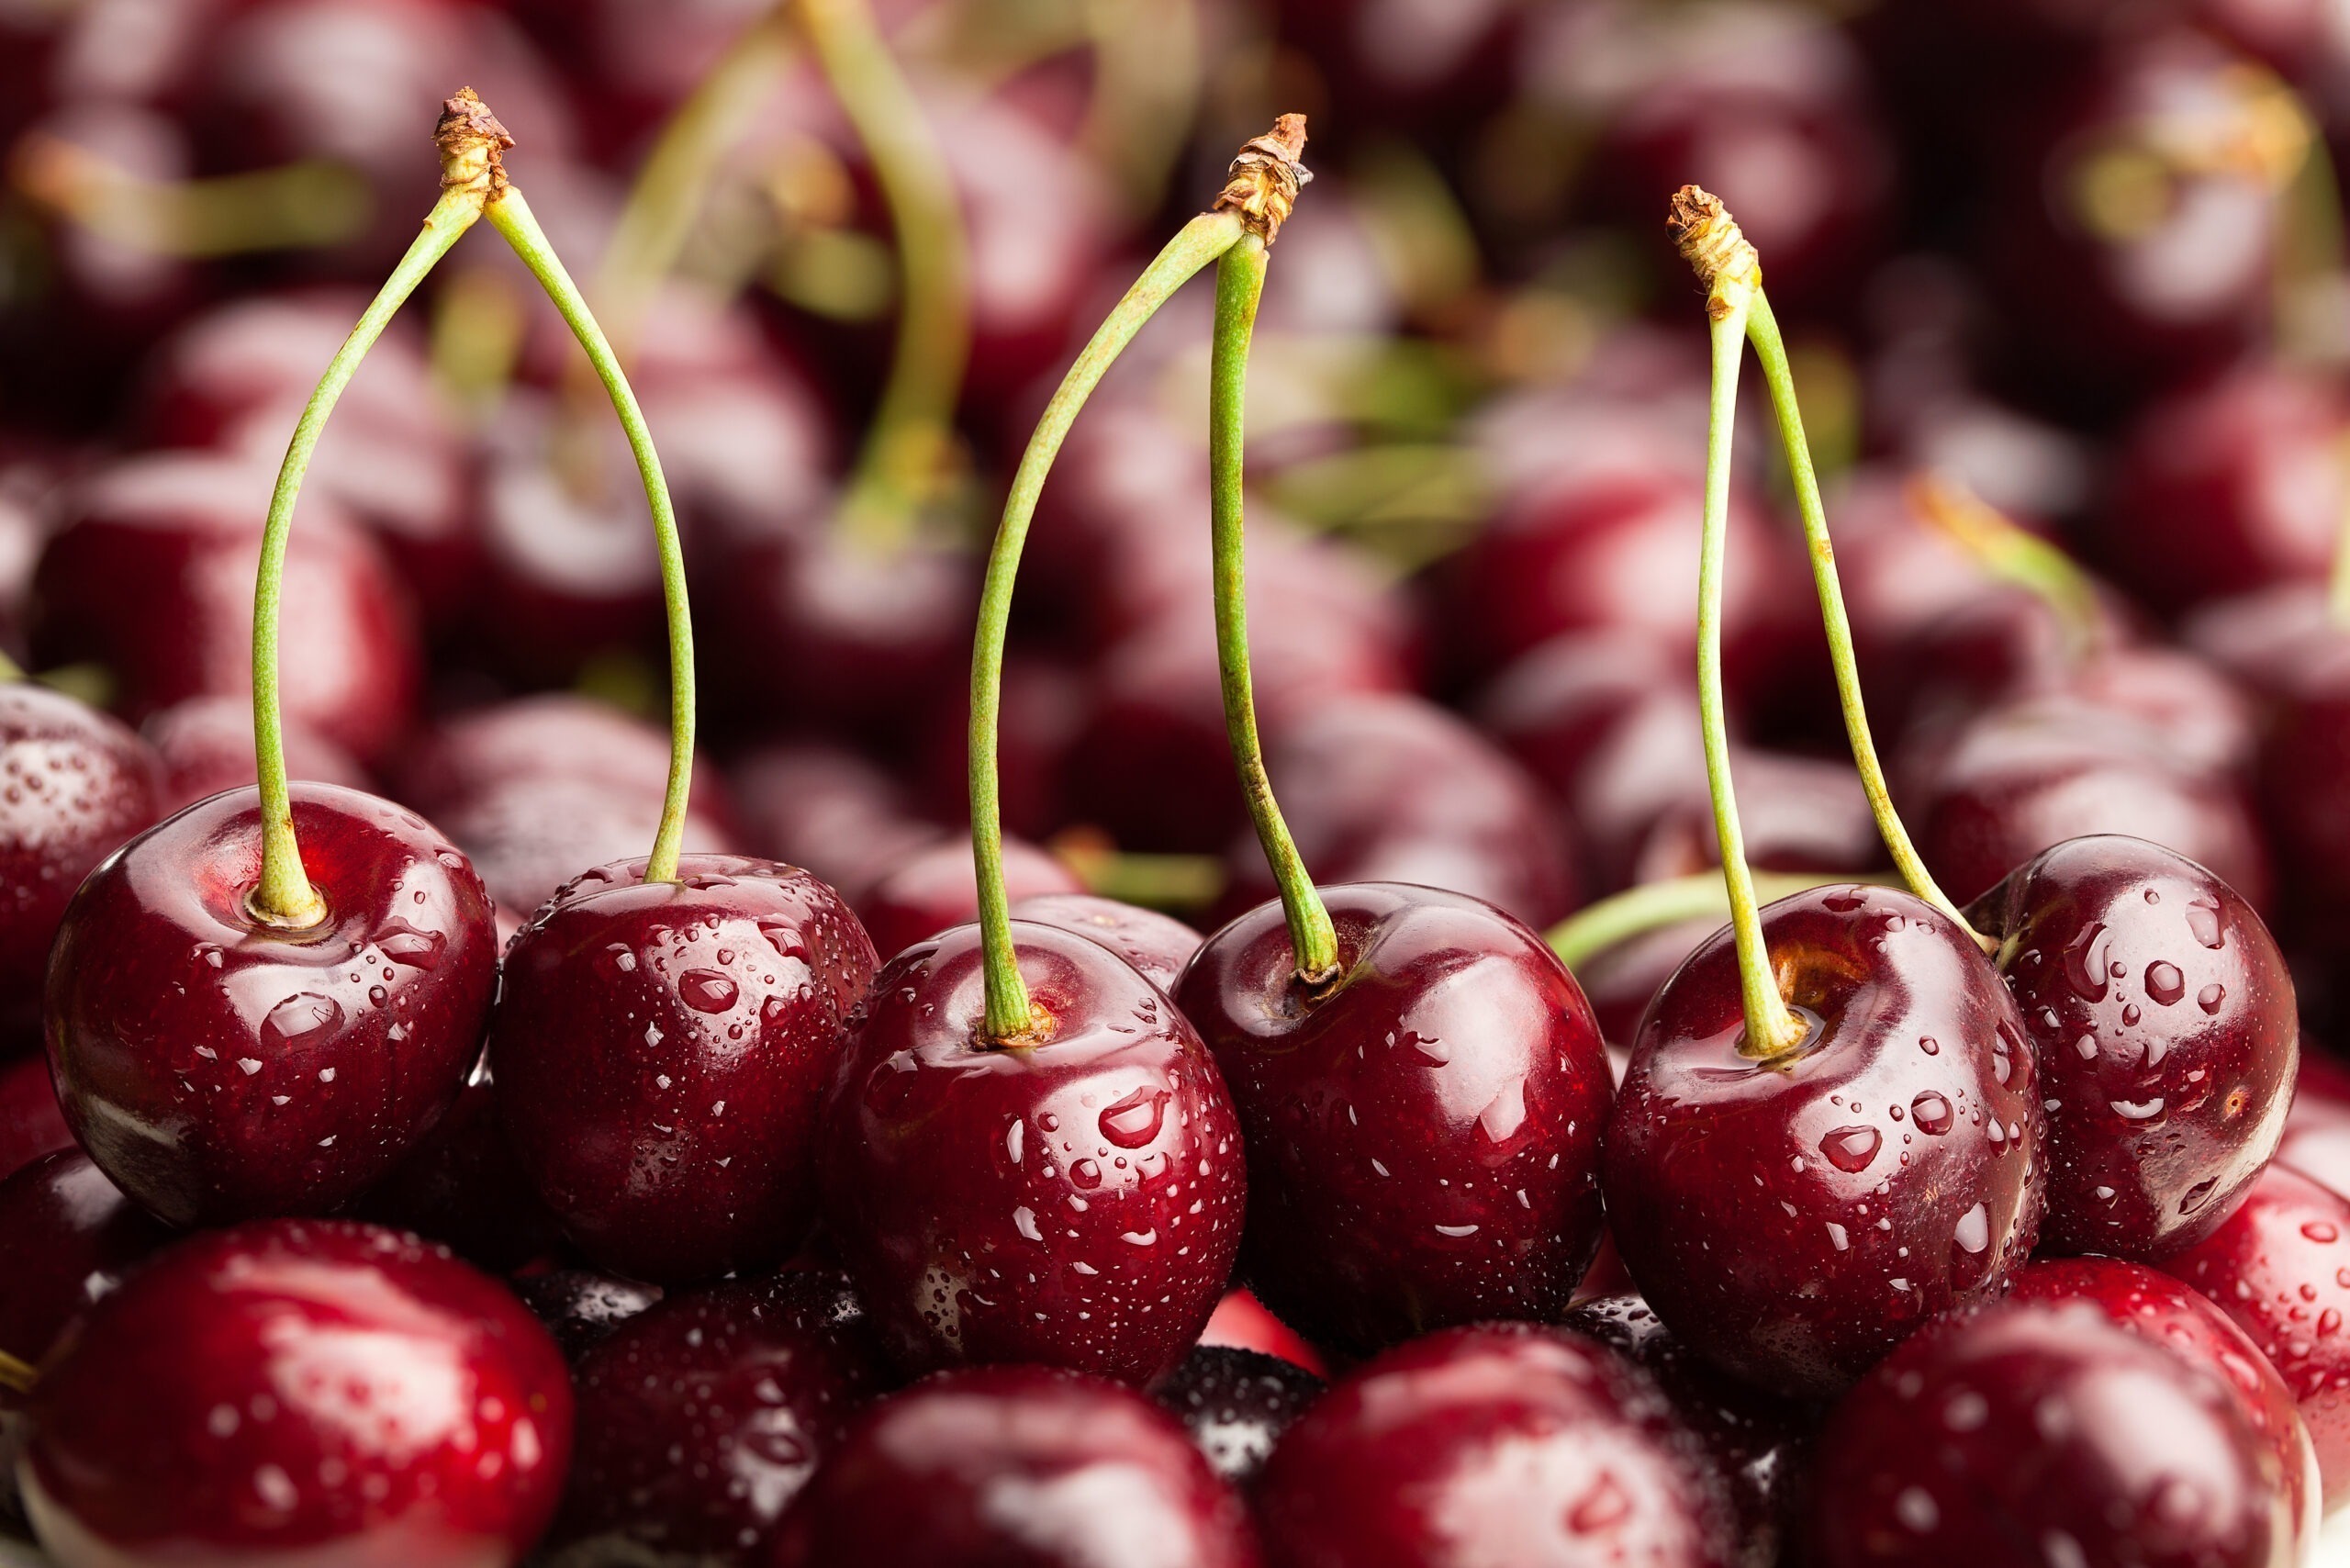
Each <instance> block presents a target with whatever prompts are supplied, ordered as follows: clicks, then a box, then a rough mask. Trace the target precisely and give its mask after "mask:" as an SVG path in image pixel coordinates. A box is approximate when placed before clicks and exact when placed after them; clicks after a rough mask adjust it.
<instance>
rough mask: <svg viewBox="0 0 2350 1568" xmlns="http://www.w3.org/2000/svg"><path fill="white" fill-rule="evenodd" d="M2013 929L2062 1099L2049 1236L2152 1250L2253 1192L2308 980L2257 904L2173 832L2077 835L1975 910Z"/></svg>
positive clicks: (2029, 1010) (2085, 1244)
mask: <svg viewBox="0 0 2350 1568" xmlns="http://www.w3.org/2000/svg"><path fill="white" fill-rule="evenodd" d="M1967 923H1968V924H1971V925H1973V926H1974V927H1975V929H1976V930H1977V931H1980V932H1982V933H1983V934H1984V935H1986V936H1991V937H1997V938H1998V939H1999V940H2000V944H2001V945H2000V948H1999V952H2000V956H2001V958H2003V959H2004V960H2005V962H2004V963H2003V965H2002V969H2003V971H2004V973H2005V974H2006V976H2007V980H2008V989H2009V991H2012V992H2013V993H2014V994H2015V999H2016V1005H2017V1007H2018V1009H2019V1010H2020V1012H2021V1013H2022V1014H2023V1020H2024V1027H2025V1028H2026V1029H2027V1030H2028V1031H2029V1032H2030V1034H2031V1046H2032V1050H2033V1053H2034V1058H2035V1060H2036V1062H2037V1064H2038V1066H2039V1069H2040V1086H2041V1103H2042V1107H2043V1108H2044V1109H2045V1110H2046V1111H2047V1113H2048V1136H2047V1142H2046V1144H2045V1149H2046V1155H2047V1166H2048V1214H2047V1217H2046V1218H2045V1219H2043V1220H2042V1222H2041V1230H2040V1245H2041V1248H2042V1249H2043V1250H2045V1251H2049V1252H2056V1253H2068V1252H2098V1253H2104V1254H2107V1255H2109V1256H2112V1257H2119V1258H2135V1259H2138V1260H2142V1261H2150V1260H2154V1259H2158V1258H2162V1257H2165V1256H2167V1255H2168V1254H2170V1253H2173V1252H2177V1251H2179V1250H2180V1249H2184V1248H2187V1247H2191V1246H2193V1245H2194V1244H2195V1243H2196V1242H2198V1241H2199V1240H2201V1239H2202V1238H2204V1237H2206V1236H2209V1235H2210V1234H2211V1232H2212V1231H2214V1230H2216V1229H2217V1228H2219V1226H2220V1225H2221V1222H2222V1221H2224V1220H2225V1219H2226V1218H2227V1217H2228V1215H2230V1214H2232V1213H2233V1212H2234V1209H2235V1205H2236V1204H2238V1203H2240V1202H2242V1201H2243V1198H2244V1193H2246V1192H2247V1191H2248V1190H2250V1188H2251V1186H2252V1183H2253V1182H2254V1181H2255V1179H2256V1178H2257V1177H2258V1176H2259V1174H2260V1172H2261V1170H2262V1169H2263V1168H2264V1167H2265V1166H2266V1165H2267V1163H2268V1159H2269V1157H2270V1156H2271V1155H2273V1154H2275V1153H2276V1152H2277V1139H2278V1138H2279V1137H2282V1136H2283V1134H2284V1130H2285V1113H2286V1109H2287V1107H2288V1104H2289V1103H2290V1102H2291V1099H2292V1091H2293V1076H2294V1071H2295V1066H2296V1063H2297V1061H2298V1059H2299V1057H2300V1021H2299V1020H2298V1019H2297V1018H2296V1017H2295V1016H2294V1011H2293V980H2292V977H2291V976H2290V975H2289V974H2288V973H2287V972H2286V969H2285V958H2284V955H2283V954H2281V953H2279V952H2278V951H2277V944H2276V942H2275V940H2274V939H2273V938H2271V937H2270V936H2269V935H2268V928H2267V927H2266V925H2264V924H2261V920H2260V916H2259V915H2258V914H2256V913H2254V911H2253V908H2252V906H2251V905H2250V904H2247V903H2246V902H2244V900H2243V899H2241V898H2238V897H2237V896H2236V893H2235V890H2233V889H2232V888H2230V887H2229V886H2228V885H2227V884H2226V883H2225V882H2222V881H2221V880H2220V879H2218V878H2217V877H2214V876H2213V875H2211V873H2210V872H2209V871H2206V870H2205V869H2204V868H2202V867H2200V866H2198V865H2196V864H2195V863H2194V862H2193V861H2191V860H2188V859H2187V858H2185V857H2182V856H2178V855H2175V854H2173V853H2172V852H2171V851H2169V850H2167V849H2165V848H2163V847H2161V846H2159V845H2153V844H2148V843H2147V842H2146V841H2145V840H2143V839H2140V838H2123V837H2121V836H2118V835H2113V834H2107V835H2101V836H2098V837H2092V838H2074V839H2067V840H2065V842H2064V843H2062V844H2059V845H2057V846H2055V847H2054V848H2053V849H2047V850H2043V851H2042V852H2041V853H2040V854H2038V855H2036V856H2034V857H2032V858H2031V860H2029V861H2027V862H2025V863H2024V864H2023V865H2022V866H2020V867H2018V868H2016V869H2015V870H2013V871H2011V872H2009V874H2008V877H2007V879H2005V880H2004V881H2002V882H2000V884H1999V885H1998V886H1997V887H1996V888H1993V889H1992V890H1990V891H1989V892H1987V893H1985V894H1984V895H1983V896H1982V897H1981V898H1980V899H1977V900H1976V901H1975V902H1974V903H1973V904H1971V905H1969V906H1968V909H1967Z"/></svg>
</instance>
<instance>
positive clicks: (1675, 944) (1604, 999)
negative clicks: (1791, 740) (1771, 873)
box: [1574, 801, 1743, 1053]
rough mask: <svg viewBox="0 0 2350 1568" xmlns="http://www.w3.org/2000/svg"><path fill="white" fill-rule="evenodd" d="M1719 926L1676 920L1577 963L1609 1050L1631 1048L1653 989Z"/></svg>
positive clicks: (1705, 919) (1706, 920)
mask: <svg viewBox="0 0 2350 1568" xmlns="http://www.w3.org/2000/svg"><path fill="white" fill-rule="evenodd" d="M1740 804H1741V806H1742V805H1743V802H1742V801H1741V802H1740ZM1721 924H1722V923H1721V921H1720V919H1719V918H1718V917H1717V916H1714V915H1701V916H1699V917H1698V918H1696V919H1695V920H1681V921H1675V922H1674V923H1673V924H1671V925H1660V926H1658V927H1656V928H1655V929H1654V930H1652V931H1643V932H1641V933H1640V934H1639V935H1637V936H1628V937H1626V938H1625V939H1624V940H1623V941H1621V942H1618V943H1617V944H1616V945H1615V946H1612V947H1609V948H1607V949H1606V950H1605V951H1604V952H1598V953H1595V954H1593V955H1592V956H1591V957H1590V958H1585V959H1584V960H1583V962H1582V963H1580V964H1577V965H1576V966H1575V970H1574V975H1575V983H1576V984H1577V985H1580V986H1582V987H1583V995H1584V997H1585V998H1587V999H1588V1000H1589V1001H1590V1002H1591V1015H1592V1017H1593V1019H1594V1020H1595V1022H1596V1023H1597V1024H1598V1025H1599V1036H1600V1038H1602V1039H1604V1040H1606V1042H1607V1044H1608V1047H1609V1048H1610V1050H1611V1051H1617V1050H1620V1051H1623V1052H1626V1053H1628V1052H1629V1051H1630V1050H1631V1048H1632V1040H1633V1038H1634V1036H1637V1035H1638V1034H1639V1028H1640V1020H1641V1019H1642V1018H1643V1017H1645V1016H1646V1015H1647V1014H1648V1010H1649V1003H1650V1002H1652V1001H1654V1000H1655V999H1656V993H1657V991H1659V990H1660V989H1662V986H1663V985H1664V982H1665V981H1667V980H1671V979H1672V978H1673V971H1674V970H1676V969H1679V968H1680V967H1681V965H1682V961H1683V960H1684V959H1685V958H1688V957H1689V955H1690V954H1691V953H1693V952H1695V951H1696V949H1697V947H1698V946H1699V945H1700V944H1701V943H1703V942H1704V941H1705V940H1706V938H1707V937H1708V936H1711V935H1713V934H1714V933H1715V932H1717V931H1718V930H1720V929H1721Z"/></svg>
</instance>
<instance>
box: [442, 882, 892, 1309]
mask: <svg viewBox="0 0 2350 1568" xmlns="http://www.w3.org/2000/svg"><path fill="white" fill-rule="evenodd" d="M677 873H678V877H679V880H678V881H676V882H646V881H645V880H644V879H643V877H644V862H643V861H642V860H631V861H621V862H617V863H615V864H613V865H610V866H607V867H604V868H600V869H598V870H594V871H589V872H588V873H586V874H585V875H583V876H580V877H578V878H576V879H574V880H572V881H571V882H570V883H569V884H568V885H567V886H565V888H564V890H562V891H560V892H558V893H557V894H555V896H554V898H553V899H552V900H550V901H549V902H548V903H547V905H546V907H544V908H543V909H542V910H540V911H539V913H538V915H537V917H536V918H534V919H533V920H532V922H531V924H528V925H526V926H524V927H523V928H522V931H521V934H520V935H518V936H516V937H515V938H514V941H513V944H512V945H511V946H509V947H508V948H507V951H506V966H505V985H504V989H503V990H502V991H501V992H500V994H499V996H498V1008H497V1012H496V1013H495V1014H494V1015H493V1016H492V1018H491V1020H490V1030H489V1063H490V1069H491V1071H492V1072H493V1073H495V1074H496V1076H497V1080H498V1102H499V1110H500V1113H501V1115H502V1118H503V1121H504V1124H505V1127H506V1131H507V1136H508V1137H509V1138H510V1139H511V1140H512V1143H513V1148H514V1155H515V1159H516V1160H517V1161H518V1162H519V1163H520V1166H521V1168H522V1170H523V1171H524V1172H525V1173H526V1174H527V1175H528V1176H529V1177H530V1180H531V1182H532V1184H533V1185H534V1186H535V1187H536V1188H537V1189H538V1191H539V1193H540V1195H541V1196H542V1197H543V1198H544V1199H545V1200H546V1202H547V1204H548V1205H549V1206H550V1207H551V1208H553V1209H554V1212H555V1214H556V1215H557V1216H558V1217H559V1218H560V1219H561V1220H562V1222H563V1225H564V1227H565V1230H566V1231H567V1232H568V1233H569V1234H570V1236H571V1238H572V1239H573V1240H574V1241H575V1242H576V1243H577V1244H578V1245H579V1247H580V1249H582V1250H583V1251H585V1252H586V1253H587V1254H588V1257H589V1258H590V1259H592V1260H595V1261H596V1262H597V1263H599V1264H600V1265H601V1266H603V1267H605V1268H608V1269H612V1270H615V1271H618V1272H621V1273H623V1274H628V1275H632V1276H633V1277H635V1278H638V1279H645V1280H653V1281H656V1282H661V1283H665V1284H666V1283H676V1282H685V1281H691V1280H698V1279H711V1278H715V1277H716V1276H718V1275H720V1274H724V1273H730V1272H733V1271H738V1270H753V1269H757V1268H761V1267H767V1266H772V1265H773V1264H775V1263H778V1262H780V1261H781V1260H783V1259H785V1258H788V1257H789V1256H790V1255H791V1253H792V1252H793V1251H794V1250H795V1249H798V1248H799V1246H800V1243H801V1242H802V1241H804V1240H806V1239H807V1237H808V1232H809V1230H810V1228H811V1226H813V1225H814V1223H815V1219H816V1166H815V1158H816V1117H817V1110H818V1107H819V1105H820V1104H821V1103H822V1099H823V1095H824V1092H825V1090H826V1088H827V1087H828V1086H829V1085H830V1083H831V1081H832V1076H833V1071H834V1068H835V1066H836V1065H837V1064H838V1063H839V1060H840V1055H841V1050H842V1047H843V1041H844V1037H845V1030H846V1019H847V1017H848V1014H849V1011H850V1009H852V1008H853V1007H855V1006H856V1002H857V1000H858V999H859V998H860V997H861V996H863V994H864V992H865V988H866V986H867V983H868V982H869V981H870V980H872V978H873V968H874V956H873V946H872V944H871V942H869V941H868V940H867V937H866V935H865V930H864V928H863V927H862V926H860V925H859V924H857V922H856V916H855V915H854V914H851V913H849V910H848V906H847V905H846V904H845V903H843V902H841V899H840V895H839V894H837V893H835V892H834V891H833V890H832V889H830V888H828V887H826V886H825V885H824V884H823V883H822V882H820V881H818V880H816V879H815V878H813V877H811V876H810V875H808V873H807V872H805V871H801V870H800V869H798V868H794V867H789V866H778V865H776V864H775V863H774V862H772V861H767V860H753V859H747V858H744V857H739V856H722V855H688V856H685V857H682V858H681V859H680V860H679V862H678V865H677Z"/></svg>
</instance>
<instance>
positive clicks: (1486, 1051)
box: [1175, 882, 1609, 1354]
mask: <svg viewBox="0 0 2350 1568" xmlns="http://www.w3.org/2000/svg"><path fill="white" fill-rule="evenodd" d="M1322 896H1323V901H1324V902H1325V903H1326V905H1327V906H1328V908H1329V911H1330V919H1331V922H1332V924H1334V925H1335V926H1336V927H1337V938H1338V972H1337V977H1336V978H1334V979H1332V980H1328V981H1326V982H1325V983H1324V984H1322V985H1320V986H1318V987H1313V988H1308V987H1306V986H1304V985H1303V984H1301V983H1300V982H1299V980H1298V979H1297V974H1296V958H1295V957H1294V954H1293V952H1292V948H1291V946H1290V939H1289V927H1288V925H1287V924H1286V923H1285V922H1284V920H1283V919H1282V916H1281V906H1280V905H1279V904H1278V903H1270V904H1263V905H1259V907H1258V908H1256V909H1254V910H1251V911H1250V912H1249V913H1247V914H1244V915H1242V916H1241V917H1240V918H1239V919H1237V920H1236V921H1234V922H1233V923H1232V924H1229V925H1227V926H1225V928H1224V929H1223V930H1221V931H1219V932H1217V933H1216V934H1215V935H1213V936H1211V937H1209V938H1208V940H1207V943H1206V945H1205V946H1203V947H1202V948H1201V949H1200V952H1199V956H1198V957H1196V958H1193V959H1192V965H1191V968H1190V969H1186V970H1184V972H1183V978H1182V980H1181V981H1179V982H1178V983H1177V985H1176V988H1175V1000H1176V1004H1177V1005H1178V1006H1179V1007H1181V1009H1182V1010H1183V1014H1184V1015H1185V1016H1186V1017H1188V1018H1190V1019H1192V1021H1193V1022H1194V1023H1195V1024H1197V1025H1199V1028H1200V1032H1201V1034H1202V1036H1203V1037H1204V1038H1205V1039H1206V1040H1207V1042H1208V1046H1209V1048H1210V1049H1211V1050H1213V1051H1214V1053H1215V1058H1216V1064H1217V1066H1219V1067H1220V1068H1222V1069H1223V1070H1224V1078H1225V1082H1226V1083H1228V1084H1230V1085H1231V1086H1232V1094H1233V1099H1234V1101H1235V1103H1237V1105H1238V1106H1239V1110H1240V1125H1241V1127H1242V1129H1243V1131H1244V1133H1245V1134H1246V1137H1247V1143H1246V1147H1247V1148H1248V1161H1249V1211H1248V1240H1247V1244H1246V1247H1245V1249H1244V1264H1243V1271H1244V1272H1245V1273H1246V1275H1247V1277H1248V1281H1249V1283H1250V1287H1251V1288H1252V1289H1253V1290H1255V1291H1256V1293H1257V1294H1259V1296H1261V1297H1263V1298H1264V1301H1265V1305H1268V1306H1270V1308H1272V1310H1273V1311H1274V1312H1275V1313H1277V1314H1279V1315H1280V1316H1281V1319H1282V1321H1284V1322H1286V1323H1289V1324H1291V1325H1292V1326H1293V1327H1296V1328H1297V1329H1298V1331H1299V1332H1300V1333H1302V1334H1304V1336H1305V1337H1306V1338H1308V1339H1311V1340H1313V1341H1315V1343H1317V1344H1323V1345H1328V1346H1333V1347H1336V1348H1338V1349H1342V1350H1347V1351H1349V1352H1351V1353H1355V1354H1367V1353H1369V1352H1371V1351H1373V1350H1379V1349H1381V1348H1382V1347H1384V1346H1387V1345H1391V1344H1393V1343H1395V1342H1396V1341H1397V1340H1400V1339H1406V1338H1411V1337H1412V1336H1413V1335H1415V1334H1418V1333H1424V1332H1426V1331H1427V1330H1428V1329H1431V1328H1441V1327H1449V1326H1450V1325H1453V1324H1457V1323H1469V1322H1474V1321H1476V1320H1478V1319H1480V1318H1488V1317H1503V1316H1509V1317H1519V1316H1522V1317H1535V1318H1540V1317H1549V1316H1555V1315H1556V1314H1558V1313H1560V1312H1561V1311H1563V1310H1565V1308H1566V1306H1567V1304H1568V1302H1569V1301H1570V1300H1571V1299H1572V1295H1573V1292H1574V1287H1575V1282H1576V1281H1577V1280H1579V1279H1581V1278H1582V1277H1583V1271H1584V1269H1585V1268H1587V1267H1588V1266H1589V1265H1590V1262H1591V1259H1592V1254H1593V1252H1594V1250H1595V1249H1596V1248H1597V1247H1598V1245H1599V1235H1600V1227H1601V1223H1602V1222H1601V1217H1600V1210H1599V1192H1598V1180H1597V1177H1598V1159H1599V1135H1600V1130H1601V1128H1602V1127H1603V1126H1605V1124H1606V1117H1607V1102H1608V1095H1609V1081H1608V1074H1607V1059H1606V1052H1605V1051H1604V1049H1603V1048H1602V1047H1601V1045H1600V1039H1599V1027H1598V1025H1596V1024H1595V1023H1594V1022H1593V1021H1592V1016H1591V1008H1590V1006H1589V1004H1588V1003H1586V1002H1584V1001H1583V992H1582V991H1581V990H1579V989H1578V988H1577V987H1576V985H1575V982H1574V980H1573V978H1572V976H1570V975H1569V974H1568V973H1567V971H1566V967H1565V966H1564V965H1562V964H1561V963H1560V962H1559V960H1558V958H1557V957H1556V956H1555V955H1553V954H1552V953H1551V951H1550V948H1549V947H1547V946H1544V945H1543V943H1542V939H1541V938H1540V937H1539V936H1537V935H1534V933H1533V932H1531V931H1529V930H1527V928H1526V927H1525V926H1524V925H1521V924H1518V923H1517V922H1516V920H1513V919H1511V918H1510V917H1509V916H1508V915H1506V914H1505V913H1502V912H1501V911H1500V910H1498V909H1495V908H1494V906H1493V905H1491V904H1489V903H1485V902H1482V901H1480V900H1477V899H1472V898H1467V897H1464V896H1462V895H1460V894H1458V893H1448V892H1440V891H1438V890H1435V889H1433V888H1415V887H1407V886H1404V885H1403V884H1400V883H1393V882H1350V883H1343V884H1340V885H1338V886H1337V887H1330V888H1325V889H1324V890H1322Z"/></svg>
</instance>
